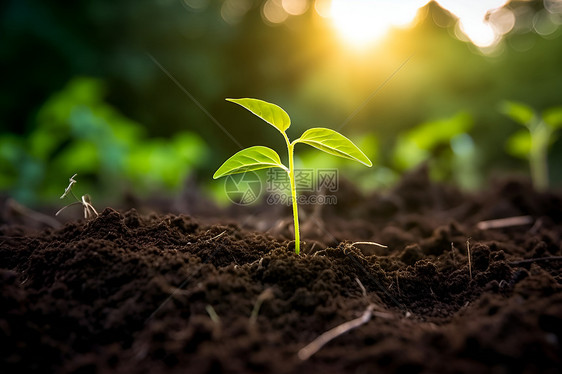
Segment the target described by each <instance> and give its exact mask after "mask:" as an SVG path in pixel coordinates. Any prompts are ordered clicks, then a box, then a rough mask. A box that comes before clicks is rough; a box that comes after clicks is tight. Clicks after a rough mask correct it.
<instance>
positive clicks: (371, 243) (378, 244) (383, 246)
mask: <svg viewBox="0 0 562 374" xmlns="http://www.w3.org/2000/svg"><path fill="white" fill-rule="evenodd" d="M356 244H366V245H374V246H376V247H381V248H388V246H386V245H384V244H380V243H376V242H353V243H351V245H352V246H354V245H356Z"/></svg>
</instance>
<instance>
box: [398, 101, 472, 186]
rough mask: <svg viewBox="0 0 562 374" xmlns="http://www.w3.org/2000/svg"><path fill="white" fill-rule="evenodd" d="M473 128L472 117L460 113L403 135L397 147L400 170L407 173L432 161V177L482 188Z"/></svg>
mask: <svg viewBox="0 0 562 374" xmlns="http://www.w3.org/2000/svg"><path fill="white" fill-rule="evenodd" d="M473 126H474V120H473V118H472V116H471V115H469V114H468V113H465V112H460V113H457V114H456V115H454V116H452V117H449V118H444V119H439V120H434V121H428V122H424V123H421V124H420V125H418V126H416V127H414V128H413V129H411V130H408V131H406V132H404V133H402V134H400V135H399V136H398V139H397V142H396V147H395V148H394V165H395V167H396V169H397V170H399V171H406V170H409V169H412V168H413V167H415V166H417V165H419V164H420V163H422V162H425V161H428V162H429V166H430V172H431V175H432V176H433V177H434V178H436V179H438V180H454V181H455V182H456V183H457V184H458V185H460V186H461V187H464V188H467V189H471V188H475V187H477V186H479V184H480V182H481V181H480V179H479V178H480V173H479V172H478V167H479V161H478V155H477V152H476V148H475V145H474V141H473V139H472V137H471V136H470V135H469V133H470V131H471V130H472V128H473Z"/></svg>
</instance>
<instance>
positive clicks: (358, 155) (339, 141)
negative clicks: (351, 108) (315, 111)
mask: <svg viewBox="0 0 562 374" xmlns="http://www.w3.org/2000/svg"><path fill="white" fill-rule="evenodd" d="M293 143H305V144H308V145H310V146H313V147H314V148H318V149H319V150H321V151H324V152H326V153H329V154H331V155H334V156H339V157H343V158H347V159H350V160H354V161H357V162H360V163H362V164H363V165H366V166H369V167H371V166H373V163H372V162H371V160H369V158H368V157H367V156H365V154H364V153H363V152H362V151H361V150H360V149H359V148H358V147H357V146H356V145H355V144H353V142H352V141H351V140H349V139H348V138H346V137H345V136H343V135H342V134H340V133H339V132H337V131H334V130H330V129H325V128H322V127H316V128H312V129H309V130H306V131H305V132H304V134H302V136H301V137H300V138H298V139H297V140H295V141H294V142H293Z"/></svg>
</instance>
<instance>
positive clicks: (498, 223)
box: [476, 216, 533, 230]
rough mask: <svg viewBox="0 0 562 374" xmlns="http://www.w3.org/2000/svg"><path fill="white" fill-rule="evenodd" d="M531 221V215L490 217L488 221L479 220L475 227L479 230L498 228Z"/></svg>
mask: <svg viewBox="0 0 562 374" xmlns="http://www.w3.org/2000/svg"><path fill="white" fill-rule="evenodd" d="M531 223H533V217H531V216H516V217H509V218H500V219H491V220H489V221H480V222H478V223H477V224H476V227H477V228H478V229H480V230H488V229H500V228H503V227H512V226H523V225H529V224H531Z"/></svg>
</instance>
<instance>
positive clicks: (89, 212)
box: [55, 174, 98, 219]
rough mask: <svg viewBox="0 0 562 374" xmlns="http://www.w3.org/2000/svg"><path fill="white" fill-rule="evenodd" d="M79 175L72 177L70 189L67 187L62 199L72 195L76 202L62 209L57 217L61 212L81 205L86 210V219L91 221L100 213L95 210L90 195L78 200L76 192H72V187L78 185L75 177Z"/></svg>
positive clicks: (57, 213) (69, 184) (56, 214)
mask: <svg viewBox="0 0 562 374" xmlns="http://www.w3.org/2000/svg"><path fill="white" fill-rule="evenodd" d="M77 175H78V174H74V175H73V176H72V177H70V179H69V183H68V187H66V189H65V190H64V193H63V194H62V196H61V197H60V198H61V199H64V198H65V197H66V196H67V195H69V194H70V195H72V197H74V200H76V201H75V202H73V203H70V204H68V205H65V206H63V207H62V208H60V209H59V211H58V212H56V213H55V216H58V215H59V213H60V212H62V211H63V210H65V209H66V208H68V207H69V206H72V205H77V204H81V205H82V207H83V208H84V218H86V219H90V218H94V217H97V216H98V212H97V211H96V208H94V206H93V205H92V202H91V200H90V196H89V195H82V198H81V199H78V197H76V195H75V194H74V192H72V186H73V185H74V184H75V183H76V179H74V177H76V176H77Z"/></svg>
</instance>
